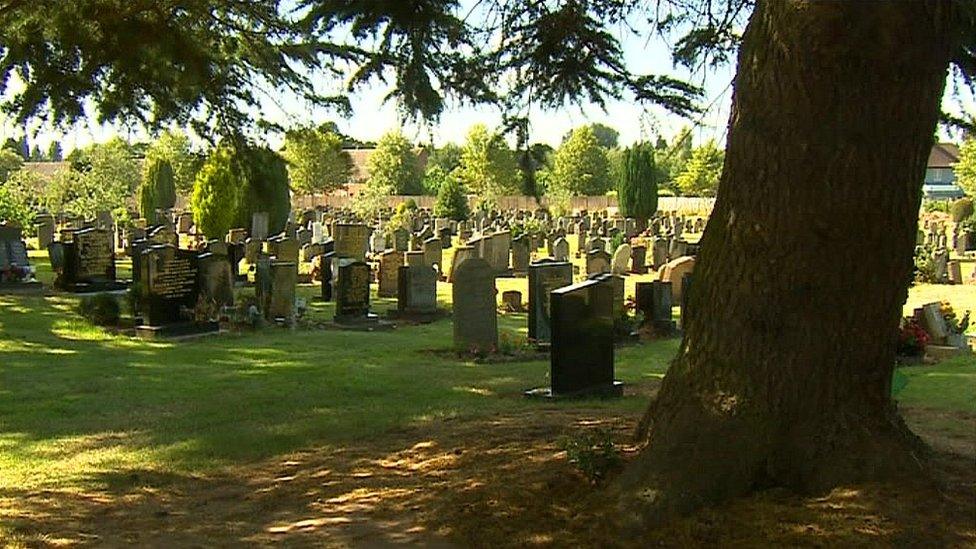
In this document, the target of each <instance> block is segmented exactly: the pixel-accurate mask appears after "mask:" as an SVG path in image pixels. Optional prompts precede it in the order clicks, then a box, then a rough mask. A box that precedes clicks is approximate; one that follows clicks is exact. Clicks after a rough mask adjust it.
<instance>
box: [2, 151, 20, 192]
mask: <svg viewBox="0 0 976 549" xmlns="http://www.w3.org/2000/svg"><path fill="white" fill-rule="evenodd" d="M23 164H24V159H23V158H21V157H20V155H19V154H17V153H16V152H15V151H13V150H10V149H8V148H6V147H5V148H3V149H0V184H2V183H3V182H5V181H6V180H7V178H8V177H10V174H12V173H14V172H16V171H17V170H19V169H20V167H21V166H22V165H23Z"/></svg>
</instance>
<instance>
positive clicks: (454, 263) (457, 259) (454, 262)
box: [447, 246, 477, 282]
mask: <svg viewBox="0 0 976 549" xmlns="http://www.w3.org/2000/svg"><path fill="white" fill-rule="evenodd" d="M473 257H477V251H476V250H475V248H474V246H458V247H457V249H456V250H454V257H453V258H452V259H451V272H450V273H449V274H448V277H447V281H448V282H454V273H456V272H457V269H458V267H459V266H461V264H463V263H464V262H465V261H467V260H468V259H471V258H473Z"/></svg>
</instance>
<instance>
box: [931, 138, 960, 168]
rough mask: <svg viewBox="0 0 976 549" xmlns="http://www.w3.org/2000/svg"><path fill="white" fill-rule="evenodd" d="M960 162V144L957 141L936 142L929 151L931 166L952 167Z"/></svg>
mask: <svg viewBox="0 0 976 549" xmlns="http://www.w3.org/2000/svg"><path fill="white" fill-rule="evenodd" d="M957 162H959V146H958V145H956V144H955V143H936V144H935V145H933V146H932V152H930V153H929V163H928V167H929V168H951V167H953V166H955V165H956V163H957Z"/></svg>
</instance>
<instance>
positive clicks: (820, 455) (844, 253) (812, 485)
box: [620, 0, 956, 511]
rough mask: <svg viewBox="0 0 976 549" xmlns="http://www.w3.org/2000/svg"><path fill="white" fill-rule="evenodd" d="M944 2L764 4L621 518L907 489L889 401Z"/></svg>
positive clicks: (746, 40) (945, 26)
mask: <svg viewBox="0 0 976 549" xmlns="http://www.w3.org/2000/svg"><path fill="white" fill-rule="evenodd" d="M955 17H956V15H955V11H954V8H953V7H952V4H950V3H949V2H936V1H925V2H854V1H849V2H848V1H843V2H839V1H835V0H824V1H800V0H790V1H786V0H777V1H759V2H758V3H757V5H756V7H755V11H754V13H753V15H752V17H751V20H750V22H749V25H748V27H747V29H746V33H745V36H744V37H743V42H742V45H741V48H740V52H739V64H738V75H737V77H736V81H735V96H734V102H733V109H732V116H731V120H730V132H729V137H728V149H727V153H726V157H725V167H724V171H723V174H722V180H721V184H720V186H719V193H718V199H717V202H716V205H715V209H714V212H713V213H712V216H711V219H710V220H709V222H708V226H707V229H706V231H705V234H704V237H703V239H702V247H701V252H700V255H699V258H698V263H697V265H696V268H695V279H694V285H693V287H692V289H691V291H690V300H691V301H690V304H689V310H690V319H689V320H688V321H687V322H686V324H685V326H686V332H685V336H684V341H683V342H682V344H681V350H680V352H679V355H678V357H677V358H676V359H675V361H674V363H673V364H672V366H671V369H670V370H669V371H668V374H667V376H666V377H665V379H664V382H663V385H662V388H661V391H660V394H659V396H658V397H657V399H656V400H655V401H654V402H653V403H652V404H651V407H650V409H649V410H648V413H647V415H646V418H645V427H646V429H645V431H644V432H645V434H646V435H647V437H648V445H647V447H646V448H645V449H644V451H643V453H642V454H641V456H640V457H639V458H638V460H637V461H636V463H634V464H633V465H632V466H631V467H630V468H629V470H628V471H626V472H625V474H624V475H623V476H622V478H621V484H620V487H621V488H622V489H624V490H625V491H626V492H627V493H628V494H629V495H631V496H633V498H632V499H631V498H628V502H629V503H628V505H629V507H630V508H631V509H635V508H636V509H640V508H642V507H645V506H646V509H645V510H646V511H650V510H655V511H657V510H662V509H663V510H679V511H680V510H687V509H689V508H693V507H696V506H698V505H700V504H702V503H706V502H713V501H718V500H722V499H725V498H728V497H733V496H736V495H741V494H745V493H748V492H749V491H751V490H754V489H757V488H762V487H767V486H785V487H789V488H792V489H795V490H798V491H802V492H815V491H820V490H823V489H827V488H829V487H832V486H835V485H837V484H838V483H843V482H847V481H860V480H869V479H879V478H891V477H892V476H897V475H905V474H917V473H918V472H919V471H920V470H921V469H922V463H923V457H924V452H922V451H921V450H922V446H921V445H920V444H919V443H918V442H917V439H916V438H915V437H914V436H913V435H912V434H911V433H910V432H909V431H908V429H907V428H906V427H905V425H904V423H903V422H902V421H901V419H900V418H899V416H898V415H897V413H896V411H895V410H894V408H893V406H892V402H891V399H890V396H889V392H890V379H891V374H892V368H893V365H894V358H895V357H894V351H895V334H896V331H897V327H898V322H899V317H900V312H901V307H902V304H903V303H904V301H905V298H906V296H907V286H908V283H909V279H910V277H911V271H912V255H913V246H914V245H915V234H916V233H915V231H916V223H917V215H918V207H919V200H920V194H921V193H920V189H921V182H922V179H923V173H924V170H925V165H926V160H927V158H928V154H929V150H930V149H931V147H932V142H933V133H934V131H935V127H936V121H937V118H938V113H939V108H940V101H941V98H942V94H943V87H944V83H945V79H946V75H947V69H948V63H949V57H950V50H951V48H952V46H953V44H952V42H953V36H954V35H953V28H954V25H955V23H954V21H955Z"/></svg>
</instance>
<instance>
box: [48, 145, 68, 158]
mask: <svg viewBox="0 0 976 549" xmlns="http://www.w3.org/2000/svg"><path fill="white" fill-rule="evenodd" d="M63 158H64V151H63V150H62V149H61V142H60V141H51V144H50V145H48V147H47V160H48V161H49V162H61V160H62V159H63Z"/></svg>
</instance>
